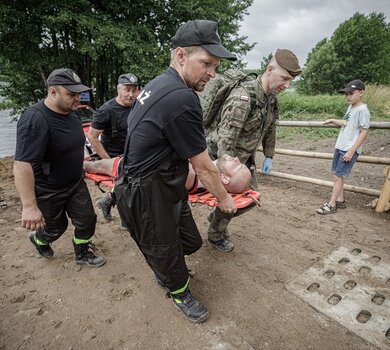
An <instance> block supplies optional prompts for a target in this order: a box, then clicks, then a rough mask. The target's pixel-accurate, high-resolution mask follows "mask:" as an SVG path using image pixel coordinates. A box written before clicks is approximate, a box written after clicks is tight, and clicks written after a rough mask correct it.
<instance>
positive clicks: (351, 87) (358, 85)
mask: <svg viewBox="0 0 390 350" xmlns="http://www.w3.org/2000/svg"><path fill="white" fill-rule="evenodd" d="M365 89H366V87H365V86H364V83H363V82H362V81H361V80H359V79H355V80H351V81H350V82H349V83H348V84H347V85H345V88H344V89H341V90H340V91H339V92H340V93H342V94H343V93H347V94H349V93H351V92H353V91H355V90H365Z"/></svg>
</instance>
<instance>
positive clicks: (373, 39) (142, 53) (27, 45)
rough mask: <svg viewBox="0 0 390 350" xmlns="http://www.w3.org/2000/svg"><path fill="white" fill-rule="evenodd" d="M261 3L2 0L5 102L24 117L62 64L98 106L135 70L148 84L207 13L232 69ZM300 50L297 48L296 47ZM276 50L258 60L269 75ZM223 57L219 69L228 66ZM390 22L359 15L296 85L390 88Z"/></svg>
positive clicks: (0, 64)
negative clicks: (182, 30) (173, 43)
mask: <svg viewBox="0 0 390 350" xmlns="http://www.w3.org/2000/svg"><path fill="white" fill-rule="evenodd" d="M252 2H253V0H219V1H212V0H144V1H143V2H142V3H140V2H137V1H130V0H127V1H123V0H122V1H119V0H110V1H103V0H100V1H91V0H77V1H76V0H68V1H56V0H54V1H53V0H50V1H49V0H42V1H26V0H16V1H10V0H3V1H2V2H1V3H0V19H1V20H0V74H1V75H2V77H3V78H2V80H5V81H6V82H7V83H6V84H2V85H0V95H1V96H3V97H5V101H4V102H3V103H2V104H1V107H3V108H11V109H12V110H13V114H16V115H17V114H19V113H20V112H21V111H22V110H24V109H25V108H26V107H27V106H28V105H30V104H31V103H33V102H36V101H38V100H39V99H41V98H43V97H44V96H45V95H46V87H45V81H46V79H47V76H48V74H49V73H50V72H51V71H52V70H53V69H55V68H60V67H69V68H72V69H74V70H75V71H76V72H77V73H78V74H79V76H80V77H81V79H82V81H83V83H84V84H86V85H88V86H92V87H93V88H94V93H93V99H94V100H93V101H92V104H93V105H94V106H100V105H101V104H103V103H104V102H105V101H107V100H109V99H110V98H112V97H113V96H115V94H116V91H115V89H116V82H117V78H118V76H119V75H120V74H123V73H127V72H132V73H134V74H136V75H137V76H138V77H139V79H140V82H141V84H145V83H147V82H148V81H149V80H150V79H152V78H153V77H155V76H156V75H158V74H159V73H161V72H162V71H163V70H164V69H165V68H166V67H167V65H168V64H169V53H170V38H171V37H172V36H173V35H174V33H175V31H176V30H177V28H178V27H179V26H180V24H181V23H183V22H185V21H187V20H191V19H196V18H204V19H211V20H215V21H217V22H218V23H219V33H220V35H221V39H222V42H223V44H224V45H225V46H226V47H227V48H228V49H229V50H230V51H232V52H234V53H236V54H237V56H238V57H239V61H238V62H237V63H235V64H234V67H237V68H244V67H245V64H244V63H243V61H242V58H243V57H244V56H245V54H246V53H247V52H248V51H250V50H251V49H252V48H253V46H254V43H247V42H246V40H247V38H246V37H245V36H240V35H239V26H240V22H242V21H243V19H244V16H245V15H246V14H247V11H248V8H249V6H250V5H251V4H252ZM292 49H293V48H292ZM271 58H272V54H269V55H268V56H266V57H263V60H262V61H261V59H260V58H259V70H258V73H262V72H263V71H264V70H265V68H266V66H267V63H268V62H269V61H270V60H271ZM231 65H232V63H231V62H225V61H223V62H222V64H221V67H220V70H221V71H222V72H223V71H224V70H225V69H227V68H230V67H231ZM389 66H390V26H389V23H388V22H387V21H386V17H385V16H384V14H383V13H371V14H369V15H363V14H360V13H356V14H355V15H353V16H352V17H351V18H350V19H348V20H347V21H345V22H343V23H341V24H340V26H339V27H338V28H337V29H336V30H335V32H334V33H333V35H332V37H331V38H330V39H328V38H324V39H323V40H321V41H320V42H318V43H317V44H315V46H314V48H313V49H312V51H311V52H310V53H309V55H308V57H307V60H306V63H305V65H304V70H303V73H302V75H301V78H300V80H299V81H298V82H297V83H296V85H297V89H298V91H300V92H302V93H305V94H321V93H330V94H332V93H337V92H338V90H339V89H340V88H341V87H343V86H344V85H345V83H346V82H347V81H349V80H352V79H362V80H363V81H365V82H367V83H376V84H384V85H388V84H390V70H389V69H388V67H389Z"/></svg>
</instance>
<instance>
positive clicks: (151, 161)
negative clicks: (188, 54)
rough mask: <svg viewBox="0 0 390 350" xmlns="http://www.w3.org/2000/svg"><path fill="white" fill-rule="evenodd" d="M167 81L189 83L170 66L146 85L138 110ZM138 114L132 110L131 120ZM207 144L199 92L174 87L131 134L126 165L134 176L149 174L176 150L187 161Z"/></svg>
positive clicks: (137, 103) (136, 108)
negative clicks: (197, 93)
mask: <svg viewBox="0 0 390 350" xmlns="http://www.w3.org/2000/svg"><path fill="white" fill-rule="evenodd" d="M167 84H176V85H177V87H178V88H182V87H185V84H184V82H183V81H182V79H181V78H180V76H179V74H178V73H177V71H176V70H175V69H173V68H171V67H170V68H168V69H167V70H166V71H165V72H164V73H163V74H161V75H160V76H158V77H156V78H155V79H153V80H152V81H151V82H150V83H148V84H147V85H146V86H145V89H144V90H143V91H142V92H141V94H140V95H139V96H138V100H137V102H136V105H135V106H134V112H136V111H137V110H138V105H139V104H140V103H141V104H142V102H144V104H145V105H147V99H148V96H152V95H153V93H155V92H156V91H158V90H159V89H161V88H162V87H163V86H165V85H167ZM149 98H150V97H149ZM142 107H143V106H142ZM142 107H141V108H140V109H139V110H142ZM134 114H136V113H130V115H129V122H130V120H131V119H132V118H133V117H134ZM206 148H207V145H206V140H205V137H204V130H203V119H202V108H201V106H200V102H199V98H198V96H197V95H196V93H195V92H194V90H192V89H190V88H184V89H179V90H174V91H172V92H170V93H169V94H168V95H166V96H165V97H164V98H162V99H160V100H159V101H157V102H156V103H155V104H154V105H152V106H151V108H150V109H149V111H148V112H147V113H146V115H145V116H144V118H143V119H142V120H141V122H140V123H139V124H138V126H137V127H136V129H135V130H134V131H133V133H132V134H131V137H130V142H129V145H128V149H129V151H128V153H127V157H126V159H125V162H124V169H125V171H127V172H128V173H129V174H130V175H131V176H139V175H146V174H148V173H150V172H151V171H152V170H155V169H158V167H159V165H160V164H161V163H163V161H164V160H165V159H167V157H172V156H173V155H174V154H175V157H176V158H175V159H177V158H178V159H179V160H181V161H182V162H183V161H185V162H187V160H188V158H191V157H193V156H196V155H198V154H200V153H202V152H203V151H204V150H205V149H206Z"/></svg>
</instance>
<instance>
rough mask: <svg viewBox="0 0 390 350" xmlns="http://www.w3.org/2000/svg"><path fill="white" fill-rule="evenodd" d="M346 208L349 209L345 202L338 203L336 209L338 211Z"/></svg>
mask: <svg viewBox="0 0 390 350" xmlns="http://www.w3.org/2000/svg"><path fill="white" fill-rule="evenodd" d="M346 207H347V204H346V203H345V200H343V201H336V208H337V209H345V208H346Z"/></svg>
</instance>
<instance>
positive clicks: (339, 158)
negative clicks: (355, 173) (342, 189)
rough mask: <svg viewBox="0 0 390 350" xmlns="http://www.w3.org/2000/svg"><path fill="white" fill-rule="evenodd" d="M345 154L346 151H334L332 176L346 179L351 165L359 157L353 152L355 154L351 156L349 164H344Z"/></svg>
mask: <svg viewBox="0 0 390 350" xmlns="http://www.w3.org/2000/svg"><path fill="white" fill-rule="evenodd" d="M345 153H347V151H341V150H339V149H337V148H336V149H335V151H334V155H333V162H332V172H333V174H334V175H336V176H339V177H347V176H348V175H349V173H350V172H351V170H352V167H353V165H354V164H355V162H356V159H357V158H358V156H359V154H358V153H357V152H355V154H354V155H353V157H352V159H351V160H350V161H349V162H344V161H343V157H344V154H345Z"/></svg>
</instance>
